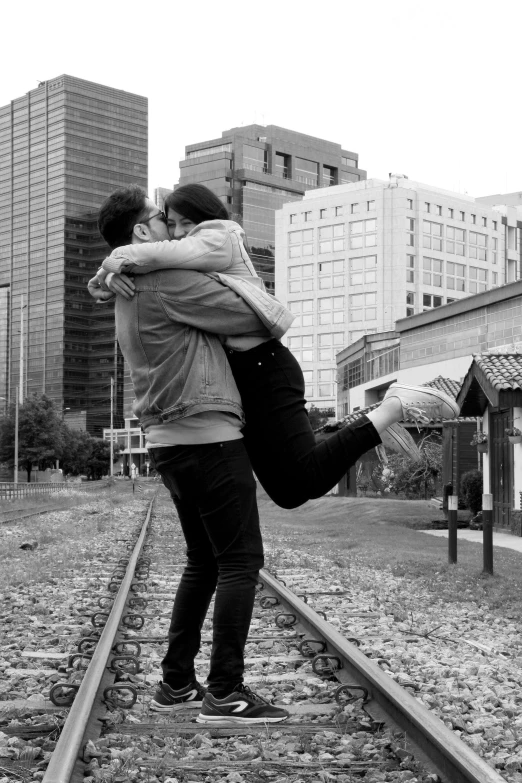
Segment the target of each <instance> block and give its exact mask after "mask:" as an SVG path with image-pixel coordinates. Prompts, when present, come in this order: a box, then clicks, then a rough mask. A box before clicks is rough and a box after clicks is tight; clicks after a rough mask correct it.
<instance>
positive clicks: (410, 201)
mask: <svg viewBox="0 0 522 783" xmlns="http://www.w3.org/2000/svg"><path fill="white" fill-rule="evenodd" d="M406 206H407V208H408V209H413V199H412V198H407V199H406Z"/></svg>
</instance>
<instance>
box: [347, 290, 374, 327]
mask: <svg viewBox="0 0 522 783" xmlns="http://www.w3.org/2000/svg"><path fill="white" fill-rule="evenodd" d="M376 318H377V292H376V291H368V292H366V293H364V294H351V295H350V321H351V322H352V323H353V322H355V321H364V322H366V321H375V319H376Z"/></svg>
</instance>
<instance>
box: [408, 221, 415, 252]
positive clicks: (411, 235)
mask: <svg viewBox="0 0 522 783" xmlns="http://www.w3.org/2000/svg"><path fill="white" fill-rule="evenodd" d="M406 231H407V234H406V244H407V245H408V246H409V247H414V246H415V218H408V217H407V218H406Z"/></svg>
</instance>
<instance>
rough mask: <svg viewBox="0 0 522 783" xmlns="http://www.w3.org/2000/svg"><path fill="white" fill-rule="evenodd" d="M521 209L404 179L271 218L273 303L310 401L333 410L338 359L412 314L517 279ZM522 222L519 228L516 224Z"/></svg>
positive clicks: (310, 199) (319, 194)
mask: <svg viewBox="0 0 522 783" xmlns="http://www.w3.org/2000/svg"><path fill="white" fill-rule="evenodd" d="M517 220H522V208H520V207H515V206H506V205H504V206H492V205H490V204H485V203H481V202H479V201H478V200H476V199H474V198H472V197H471V196H467V195H462V194H459V193H453V192H451V191H447V190H442V189H440V188H435V187H430V186H429V185H423V184H421V183H418V182H413V181H411V180H409V179H408V178H407V177H405V176H402V175H390V179H389V181H384V180H377V179H369V180H364V181H362V182H358V183H353V184H348V185H338V186H334V187H328V188H322V189H320V190H310V191H307V192H306V193H305V195H304V198H303V200H302V201H300V202H292V203H289V204H285V205H284V206H283V208H282V209H280V210H278V211H277V213H276V264H275V288H276V296H277V298H278V299H279V300H280V301H282V302H283V303H284V304H286V306H287V307H288V308H289V309H290V310H291V311H292V312H293V313H294V314H295V316H296V319H295V321H294V324H293V325H292V327H291V329H290V330H289V332H288V334H287V336H286V338H285V341H286V343H287V345H288V346H289V348H290V349H291V350H292V352H293V353H294V354H295V356H296V357H297V359H298V360H299V362H300V364H301V366H302V368H303V372H304V375H305V382H306V397H307V400H308V402H309V403H310V404H314V405H316V406H317V407H319V408H330V407H334V408H335V407H336V381H337V377H336V362H335V355H336V354H337V353H338V352H339V351H341V350H343V348H345V347H346V346H348V345H350V344H351V343H352V342H354V341H355V340H357V339H358V338H359V337H361V336H362V335H364V334H370V333H374V332H384V331H389V330H393V329H394V327H395V322H396V321H397V320H398V319H400V318H404V317H406V316H409V315H414V314H415V313H419V312H423V311H424V310H428V309H432V308H434V307H439V306H440V305H442V304H447V303H448V302H452V301H455V300H457V299H462V298H464V297H467V296H470V295H472V294H476V293H480V292H481V291H485V290H487V289H489V288H493V287H495V286H499V285H503V284H504V283H506V282H512V281H514V280H517V279H519V278H520V277H521V255H520V251H521V230H520V227H517ZM519 225H522V224H519Z"/></svg>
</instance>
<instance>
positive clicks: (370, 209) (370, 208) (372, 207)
mask: <svg viewBox="0 0 522 783" xmlns="http://www.w3.org/2000/svg"><path fill="white" fill-rule="evenodd" d="M366 211H367V212H375V201H367V202H366Z"/></svg>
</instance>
